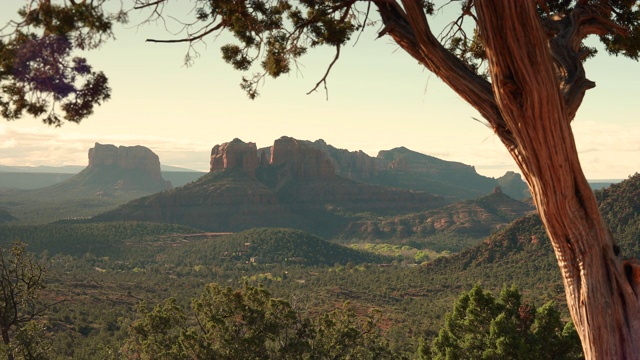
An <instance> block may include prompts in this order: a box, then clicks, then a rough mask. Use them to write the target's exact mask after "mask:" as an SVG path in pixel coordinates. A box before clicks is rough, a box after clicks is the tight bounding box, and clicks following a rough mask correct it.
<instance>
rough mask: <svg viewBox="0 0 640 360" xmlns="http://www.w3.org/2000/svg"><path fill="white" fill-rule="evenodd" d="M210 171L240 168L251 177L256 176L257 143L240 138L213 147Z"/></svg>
mask: <svg viewBox="0 0 640 360" xmlns="http://www.w3.org/2000/svg"><path fill="white" fill-rule="evenodd" d="M209 165H210V168H209V170H210V171H212V172H213V171H220V170H226V169H240V170H242V171H243V172H245V173H247V174H248V175H249V176H251V177H255V176H256V168H257V167H258V150H257V148H256V144H254V143H251V142H250V143H245V142H244V141H242V140H240V139H237V138H236V139H233V140H232V141H231V142H228V143H224V144H222V145H216V146H214V147H213V149H211V160H210V162H209Z"/></svg>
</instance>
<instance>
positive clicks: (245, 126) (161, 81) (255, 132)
mask: <svg viewBox="0 0 640 360" xmlns="http://www.w3.org/2000/svg"><path fill="white" fill-rule="evenodd" d="M2 1H3V5H2V6H3V11H2V12H1V13H0V23H1V24H4V23H5V22H6V19H7V18H8V17H9V16H11V14H13V13H15V12H14V11H13V9H10V8H11V7H12V6H13V8H14V9H16V8H17V7H18V6H19V5H20V4H22V1H19V0H2ZM5 4H9V5H5ZM5 10H7V11H5ZM9 10H10V11H9ZM185 12H186V10H185ZM438 21H440V22H441V21H442V20H438ZM132 25H133V24H130V25H128V26H126V27H125V28H122V27H119V28H118V29H117V32H116V36H117V40H115V41H111V42H109V43H108V44H106V45H105V46H104V47H102V48H100V49H98V50H96V51H92V52H90V53H87V54H82V55H83V56H86V57H87V58H88V59H89V62H90V64H92V65H93V66H94V68H96V69H100V70H103V71H104V72H105V73H106V74H107V76H108V77H109V81H110V84H111V87H112V90H113V92H112V98H111V100H109V101H108V102H107V103H105V104H104V105H102V106H101V107H99V108H98V109H97V110H96V112H95V114H94V115H93V116H92V117H90V118H89V119H86V120H84V121H83V122H82V123H81V124H79V125H76V124H71V123H69V124H65V125H64V126H62V127H61V128H52V127H48V126H46V125H44V124H42V123H41V122H39V120H36V119H32V118H23V119H21V120H18V121H15V122H6V121H4V120H2V121H0V165H34V166H37V165H52V166H58V165H86V164H87V152H88V149H89V148H91V147H93V144H94V143H95V142H99V143H103V144H115V145H126V146H129V145H144V146H147V147H149V148H150V149H151V150H153V151H154V152H155V153H156V154H158V155H159V156H160V161H161V162H162V163H163V164H166V165H175V166H182V167H187V168H191V169H196V170H203V171H207V170H208V167H209V153H210V150H211V148H212V147H213V146H214V145H216V144H221V143H223V142H228V141H230V140H232V139H234V138H240V139H242V140H244V141H246V142H249V141H251V142H255V143H256V144H257V146H258V147H264V146H270V145H271V144H272V143H273V141H274V140H275V139H277V138H279V137H281V136H284V135H286V136H292V137H295V138H297V139H304V140H317V139H324V140H325V141H326V142H327V143H329V144H331V145H333V146H335V147H338V148H343V149H348V150H351V151H355V150H363V151H365V152H366V153H368V154H369V155H371V156H375V155H376V154H377V152H378V151H379V150H386V149H390V148H393V147H398V146H405V147H407V148H409V149H412V150H415V151H419V152H422V153H425V154H429V155H432V156H436V157H439V158H442V159H445V160H452V161H460V162H463V163H466V164H470V165H474V166H475V167H476V169H477V171H478V172H479V173H480V174H483V175H487V176H495V177H497V176H501V175H502V174H504V172H505V171H508V170H513V171H518V170H517V167H516V166H515V164H514V162H513V160H512V159H511V157H510V156H509V155H508V153H507V151H506V150H505V149H504V147H503V145H502V143H501V142H500V141H499V140H498V138H497V137H496V136H495V135H494V134H493V133H492V132H491V130H490V129H488V128H486V127H485V126H484V125H483V124H481V123H480V122H477V121H475V120H474V119H473V118H480V116H479V115H478V113H477V112H476V111H475V110H474V109H472V108H471V107H470V106H468V105H467V104H466V103H465V102H464V101H462V100H461V99H460V98H459V97H458V96H457V95H456V94H455V93H453V92H452V91H451V90H449V88H448V87H446V85H444V84H443V83H442V82H441V81H440V80H439V79H438V78H437V77H436V76H435V75H432V74H431V73H429V72H428V71H426V70H423V68H421V67H420V66H419V65H418V64H417V63H416V61H414V60H412V59H411V58H410V57H409V56H408V55H406V54H405V53H404V52H403V51H401V50H399V49H398V48H397V46H395V45H394V44H393V43H392V42H391V40H390V39H389V38H387V37H385V38H381V39H377V40H376V39H375V38H376V34H375V31H368V32H365V33H364V34H362V36H361V37H360V39H359V41H358V43H357V44H355V46H351V45H350V46H348V47H345V48H343V50H342V52H341V58H340V60H339V61H338V63H337V64H336V65H335V66H334V69H333V70H332V73H331V75H330V77H329V82H328V86H329V99H328V100H326V97H325V93H324V91H322V90H321V91H319V92H317V93H313V94H311V95H306V93H307V92H308V91H309V90H310V89H311V88H312V87H313V86H314V84H315V83H316V82H317V81H318V80H319V79H320V78H321V77H322V74H323V73H324V71H325V70H326V67H327V65H328V64H329V63H330V61H331V59H332V57H333V53H332V52H331V51H330V50H319V51H311V53H310V54H309V56H306V57H304V58H302V60H301V66H300V68H299V71H293V72H292V73H291V74H289V75H284V76H282V77H281V78H279V79H276V80H273V79H268V80H267V81H266V83H265V84H264V86H263V87H262V88H261V89H260V91H261V96H260V97H258V98H257V99H256V100H254V101H251V100H249V99H248V98H247V97H246V95H245V94H244V92H243V91H242V90H241V89H240V87H239V83H240V79H241V76H242V74H241V73H239V72H237V71H235V70H233V69H232V68H231V67H230V66H229V65H227V64H225V63H224V62H223V61H222V60H221V59H220V51H219V48H220V46H222V45H223V44H224V42H223V41H220V39H219V41H217V42H213V40H212V39H210V40H208V42H207V44H206V46H205V45H201V46H199V47H198V50H199V52H200V57H199V58H198V59H197V60H196V62H195V64H194V65H193V66H191V67H188V68H187V67H184V66H183V63H182V61H183V57H184V55H185V53H186V50H187V47H186V45H184V44H152V43H145V42H144V40H145V39H146V38H148V37H169V36H170V35H168V34H166V33H165V32H164V30H163V28H161V27H153V26H152V27H145V28H142V29H136V28H133V27H132ZM171 29H172V30H176V28H175V27H173V28H171ZM370 30H375V29H370ZM352 45H353V44H352ZM586 68H587V76H588V77H589V78H590V79H591V80H593V81H595V82H596V83H597V87H596V88H595V89H593V90H590V91H588V92H587V95H586V97H585V101H584V103H583V105H582V107H581V109H580V111H579V112H578V115H577V117H576V119H575V120H574V133H575V136H576V141H577V143H578V148H579V150H580V155H581V160H582V165H583V168H584V170H585V173H586V175H587V177H588V178H590V179H613V178H626V177H628V176H629V175H631V174H633V173H635V172H637V171H639V170H640V140H639V139H640V124H639V123H638V122H637V121H636V120H637V119H638V115H637V110H638V109H639V108H640V105H639V104H638V97H637V91H638V89H639V88H640V76H639V71H640V64H638V63H637V62H634V61H631V60H628V59H625V58H616V57H610V56H608V55H606V54H605V53H604V52H601V54H600V56H599V57H597V58H596V59H592V60H590V61H589V62H588V63H587V64H586Z"/></svg>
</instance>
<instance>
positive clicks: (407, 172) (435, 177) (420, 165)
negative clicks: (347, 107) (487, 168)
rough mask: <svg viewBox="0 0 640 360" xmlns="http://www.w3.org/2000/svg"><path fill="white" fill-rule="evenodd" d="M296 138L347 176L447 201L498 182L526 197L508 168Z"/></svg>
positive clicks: (264, 154) (267, 150)
mask: <svg viewBox="0 0 640 360" xmlns="http://www.w3.org/2000/svg"><path fill="white" fill-rule="evenodd" d="M285 138H286V137H282V138H281V139H285ZM276 141H278V140H276ZM297 141H298V142H301V143H304V144H306V145H308V146H310V147H313V148H316V149H318V150H320V151H322V152H323V153H324V154H325V155H326V157H327V158H328V160H329V161H330V162H331V164H332V165H333V167H334V169H335V173H336V174H337V175H339V176H343V177H346V178H348V179H351V180H356V181H361V182H364V183H368V184H372V185H381V186H386V187H397V188H403V189H409V190H417V191H425V192H428V193H431V194H437V195H440V196H444V197H447V198H449V199H450V201H451V202H454V201H457V200H463V199H472V198H476V197H479V196H483V195H486V194H488V193H490V192H491V191H492V190H493V189H494V188H495V187H496V186H501V187H502V189H503V191H504V192H505V194H507V195H509V196H510V197H512V198H514V199H523V198H527V197H530V194H529V190H528V187H527V185H526V183H525V182H524V181H522V178H521V177H520V175H518V174H516V173H514V172H512V171H509V172H507V173H506V174H505V175H504V176H502V177H500V178H497V179H495V178H490V177H486V176H482V175H480V174H478V173H477V172H476V170H475V168H474V167H473V166H470V165H466V164H463V163H460V162H454V161H446V160H442V159H438V158H436V157H433V156H429V155H425V154H421V153H418V152H416V151H412V150H409V149H407V148H406V147H398V148H394V149H390V150H381V151H380V152H379V153H378V155H377V156H376V157H371V156H369V155H367V154H366V153H364V152H362V151H349V150H345V149H338V148H335V147H333V146H331V145H329V144H327V143H326V142H325V141H324V140H322V139H320V140H316V141H313V142H312V141H306V140H297ZM258 152H259V154H260V155H261V158H269V157H270V156H271V153H270V148H261V149H258Z"/></svg>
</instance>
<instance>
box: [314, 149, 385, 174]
mask: <svg viewBox="0 0 640 360" xmlns="http://www.w3.org/2000/svg"><path fill="white" fill-rule="evenodd" d="M309 144H310V145H312V146H313V147H315V148H316V149H319V150H322V152H324V153H325V154H327V155H328V157H329V159H330V160H331V162H332V164H333V166H334V168H335V169H336V173H337V174H338V175H340V176H344V177H346V178H349V179H367V178H370V177H373V176H376V175H378V173H379V170H380V169H382V168H384V165H385V163H384V162H383V161H380V160H379V159H376V158H373V157H371V156H369V155H367V154H366V153H365V152H363V151H361V150H358V151H349V150H345V149H338V148H335V147H333V146H331V145H328V144H327V143H326V142H325V141H324V140H322V139H319V140H316V141H314V142H312V143H311V142H310V143H309Z"/></svg>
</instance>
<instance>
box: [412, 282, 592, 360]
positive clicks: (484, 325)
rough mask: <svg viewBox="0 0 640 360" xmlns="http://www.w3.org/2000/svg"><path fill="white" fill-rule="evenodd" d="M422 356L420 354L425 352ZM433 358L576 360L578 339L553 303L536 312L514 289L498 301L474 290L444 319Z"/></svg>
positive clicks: (503, 294)
mask: <svg viewBox="0 0 640 360" xmlns="http://www.w3.org/2000/svg"><path fill="white" fill-rule="evenodd" d="M423 352H424V351H423ZM432 352H433V359H438V360H439V359H442V360H445V359H446V360H453V359H514V360H515V359H518V360H526V359H531V360H540V359H549V360H551V359H556V360H560V359H580V358H582V348H581V345H580V340H579V338H578V336H577V333H576V332H575V328H573V327H572V326H571V325H570V324H567V325H564V324H563V323H562V321H561V320H560V313H559V312H558V310H556V308H555V305H554V304H553V303H546V304H545V305H543V306H542V307H540V308H538V309H536V308H535V307H534V306H533V305H530V304H527V303H523V301H522V296H521V295H520V292H519V291H518V289H517V288H515V287H513V286H512V287H510V288H508V287H504V288H503V289H502V291H501V292H500V296H499V297H498V298H497V299H496V298H494V297H493V295H491V293H489V292H485V291H484V290H482V288H481V287H480V286H478V285H476V286H475V287H474V288H473V289H471V291H469V292H468V293H465V294H463V295H462V296H461V297H460V298H459V299H458V301H457V302H456V303H455V304H454V306H453V311H452V312H451V313H449V314H447V316H446V318H445V323H444V327H443V328H442V329H441V330H440V332H439V334H438V337H437V338H435V339H434V340H433V347H432Z"/></svg>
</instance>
